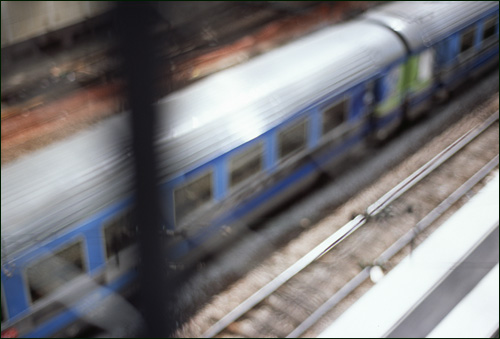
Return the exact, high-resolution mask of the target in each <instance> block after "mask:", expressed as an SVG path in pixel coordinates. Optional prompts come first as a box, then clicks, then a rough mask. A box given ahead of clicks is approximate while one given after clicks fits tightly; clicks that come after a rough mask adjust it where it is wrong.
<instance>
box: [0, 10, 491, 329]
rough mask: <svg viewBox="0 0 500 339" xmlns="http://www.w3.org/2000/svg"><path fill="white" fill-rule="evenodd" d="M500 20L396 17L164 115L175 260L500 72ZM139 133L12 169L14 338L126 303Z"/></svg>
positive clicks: (455, 13)
mask: <svg viewBox="0 0 500 339" xmlns="http://www.w3.org/2000/svg"><path fill="white" fill-rule="evenodd" d="M498 13H499V4H498V2H494V1H491V2H490V1H470V2H467V1H464V2H448V1H442V2H441V1H427V2H390V3H388V4H384V5H382V6H379V7H376V8H375V9H372V10H370V11H368V12H366V13H365V14H363V15H362V16H360V17H358V18H357V19H355V20H353V21H350V22H346V23H343V24H339V25H335V26H332V27H327V28H323V29H321V30H319V31H317V32H314V33H311V34H309V35H308V36H306V37H303V38H301V39H299V40H296V41H294V42H292V43H290V44H287V45H284V46H282V47H279V48H277V49H275V50H272V51H270V52H268V53H266V54H264V55H261V56H258V57H255V58H254V59H252V60H249V61H248V62H246V63H244V64H241V65H238V66H234V67H232V68H230V69H227V70H224V71H221V72H219V73H217V74H213V75H211V76H209V77H207V78H205V79H202V80H200V81H199V82H197V83H195V84H192V85H190V86H189V87H186V88H184V89H182V90H179V91H177V92H174V93H172V94H170V95H168V96H167V97H165V98H163V99H161V100H159V101H158V102H157V103H156V104H155V106H156V109H157V110H158V111H159V114H160V121H159V123H158V126H157V127H158V131H159V133H158V137H157V138H156V141H155V145H156V150H157V152H158V157H159V163H158V168H159V172H160V173H159V174H160V179H161V182H160V187H159V189H160V192H161V205H162V208H163V209H164V210H165V211H171V212H168V213H167V212H165V213H164V218H165V225H166V226H165V227H164V229H163V230H162V232H163V234H162V236H163V237H164V238H165V243H166V244H167V246H168V248H169V251H170V253H172V254H173V255H175V256H176V257H177V258H179V259H178V260H179V261H180V262H182V261H183V260H186V261H187V262H189V260H193V259H192V258H199V257H200V255H201V254H203V253H206V252H207V251H208V250H207V249H210V250H213V249H216V248H217V247H218V246H221V244H223V243H224V242H225V241H228V239H230V238H231V237H230V236H229V235H230V234H234V233H237V232H238V230H239V229H241V228H242V227H245V225H247V224H248V223H250V222H251V221H252V220H255V218H257V217H258V216H260V215H263V213H266V212H267V211H269V209H272V208H273V206H276V205H277V204H279V203H280V202H282V201H283V200H284V199H287V198H288V197H290V196H292V195H293V194H295V193H296V192H298V191H299V190H301V189H303V188H304V187H307V185H309V184H310V183H311V182H312V180H314V178H316V177H317V176H318V175H320V173H321V172H324V171H329V170H330V169H335V168H337V167H341V166H342V165H343V161H345V159H346V157H349V155H351V154H352V153H353V152H356V150H357V149H359V148H363V147H368V146H369V145H370V143H376V142H378V141H380V140H385V139H386V138H388V137H390V136H391V135H392V134H393V133H395V132H396V131H397V130H398V129H399V127H400V126H401V124H402V123H403V122H405V121H410V122H411V121H414V120H415V119H418V117H419V116H421V115H422V114H424V113H425V112H426V111H427V110H428V109H429V107H431V105H432V103H433V102H434V101H435V100H444V99H446V97H447V94H448V93H450V92H451V91H452V90H453V89H455V88H456V87H457V86H459V85H460V84H461V83H464V82H466V81H469V80H470V79H474V78H475V77H476V76H478V75H479V74H481V73H484V72H487V71H491V70H492V69H493V70H495V69H496V70H497V69H498V52H499V45H498V36H499V23H498ZM162 112H168V116H167V115H166V114H161V113H162ZM126 118H127V113H126V112H124V113H122V114H119V115H115V116H113V117H110V118H108V119H106V120H105V121H102V122H101V123H99V124H97V125H95V126H94V127H92V128H89V129H88V130H86V131H83V132H80V133H78V134H76V135H74V136H72V137H70V138H68V139H66V140H64V141H61V142H58V143H56V144H53V145H50V146H48V147H46V148H45V149H43V150H40V151H37V152H35V153H32V154H30V155H27V156H25V157H23V158H21V159H18V160H16V161H15V162H13V163H10V164H7V165H5V166H3V167H2V169H1V171H2V187H1V190H2V198H1V199H2V216H1V223H2V271H1V281H2V284H1V293H2V337H46V336H61V335H62V336H71V335H74V334H75V333H79V332H78V331H80V328H81V327H83V326H85V325H89V324H91V325H95V326H97V327H102V328H105V326H106V325H105V324H102V323H103V319H104V320H105V318H106V312H104V311H103V310H104V309H106V307H105V305H108V304H120V305H122V304H124V305H125V304H126V301H123V300H121V299H120V293H122V292H123V291H124V290H126V289H127V288H129V286H131V284H133V281H134V279H135V277H136V275H137V272H136V265H137V261H136V259H135V258H137V253H136V251H137V250H136V246H135V245H134V240H135V236H136V232H137V229H136V227H135V225H134V222H133V221H132V220H133V219H132V217H131V215H132V213H133V197H132V182H133V174H132V171H131V167H132V155H131V145H130V139H129V137H128V134H129V133H128V130H129V126H128V125H127V119H126ZM194 260H196V259H194ZM113 298H114V300H112V299H113ZM126 308H127V307H126V306H123V307H122V308H121V309H124V310H125V309H126ZM129 311H130V312H125V311H124V312H123V313H124V317H125V318H127V317H128V318H127V319H129V320H130V319H132V318H134V315H133V314H134V310H129ZM115 320H116V319H115ZM115 320H113V321H115ZM122 320H123V319H122ZM129 320H126V321H125V324H131V323H133V321H131V320H130V321H129ZM113 321H110V322H107V323H108V324H109V323H113ZM131 326H132V325H131Z"/></svg>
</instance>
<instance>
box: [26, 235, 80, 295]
mask: <svg viewBox="0 0 500 339" xmlns="http://www.w3.org/2000/svg"><path fill="white" fill-rule="evenodd" d="M84 273H85V267H84V260H83V241H82V240H80V241H78V242H76V243H74V244H72V245H70V246H67V247H65V248H64V249H61V250H59V251H56V252H55V253H53V254H51V255H50V256H48V257H46V258H44V259H42V260H40V261H37V262H36V263H34V264H32V265H30V266H29V267H28V268H27V269H26V277H27V281H28V286H29V290H30V295H31V301H32V302H35V301H37V300H39V299H40V298H43V297H45V296H46V295H47V294H49V293H51V292H54V291H55V290H57V289H58V288H59V287H61V286H62V285H64V284H65V283H67V282H69V281H70V280H73V279H74V278H76V277H77V276H79V275H82V274H84Z"/></svg>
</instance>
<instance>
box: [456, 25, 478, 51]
mask: <svg viewBox="0 0 500 339" xmlns="http://www.w3.org/2000/svg"><path fill="white" fill-rule="evenodd" d="M476 32H477V27H476V25H472V26H469V27H467V28H465V29H464V30H463V31H462V32H461V33H460V44H459V51H458V54H459V55H463V54H467V53H469V52H471V51H472V50H474V49H475V46H476ZM466 37H467V39H469V37H470V38H471V40H470V41H468V42H470V45H467V48H465V49H464V39H465V38H466Z"/></svg>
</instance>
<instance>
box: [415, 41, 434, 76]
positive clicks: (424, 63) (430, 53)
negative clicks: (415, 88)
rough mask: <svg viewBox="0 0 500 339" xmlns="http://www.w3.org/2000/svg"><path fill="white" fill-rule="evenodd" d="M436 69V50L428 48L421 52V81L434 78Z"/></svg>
mask: <svg viewBox="0 0 500 339" xmlns="http://www.w3.org/2000/svg"><path fill="white" fill-rule="evenodd" d="M433 69H434V50H433V49H428V50H426V51H423V52H422V53H421V54H420V57H419V59H418V74H417V78H418V80H419V81H421V82H423V81H427V80H430V79H431V78H432V73H433Z"/></svg>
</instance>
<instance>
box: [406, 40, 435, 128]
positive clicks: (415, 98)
mask: <svg viewBox="0 0 500 339" xmlns="http://www.w3.org/2000/svg"><path fill="white" fill-rule="evenodd" d="M434 70H435V50H434V48H432V47H431V48H428V49H425V50H423V51H421V52H420V53H418V54H415V55H412V56H411V57H410V58H409V59H408V61H407V63H406V66H405V75H404V76H405V88H406V95H407V106H406V112H405V114H406V118H407V119H409V120H414V119H415V118H417V117H418V116H420V115H421V114H422V113H423V112H425V111H426V110H427V109H428V108H429V107H430V104H431V96H432V90H433V87H434V86H433V85H434V84H435V82H434Z"/></svg>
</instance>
